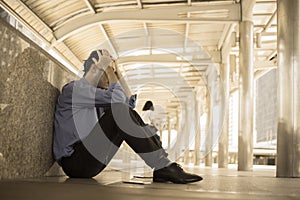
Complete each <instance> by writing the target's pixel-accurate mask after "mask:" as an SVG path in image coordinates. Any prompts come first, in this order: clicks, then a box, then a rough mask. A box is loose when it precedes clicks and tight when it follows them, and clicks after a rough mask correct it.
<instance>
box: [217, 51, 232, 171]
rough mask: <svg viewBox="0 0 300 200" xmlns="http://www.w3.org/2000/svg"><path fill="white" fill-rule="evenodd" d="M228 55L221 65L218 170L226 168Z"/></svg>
mask: <svg viewBox="0 0 300 200" xmlns="http://www.w3.org/2000/svg"><path fill="white" fill-rule="evenodd" d="M229 71H230V65H229V55H227V56H226V59H225V60H224V64H222V68H221V76H222V80H223V88H224V111H225V114H224V122H223V126H222V133H221V135H220V138H219V151H218V167H219V168H227V166H228V141H229V140H228V137H229V136H228V127H229V126H228V123H229V112H228V110H229V109H228V107H229V83H230V80H229Z"/></svg>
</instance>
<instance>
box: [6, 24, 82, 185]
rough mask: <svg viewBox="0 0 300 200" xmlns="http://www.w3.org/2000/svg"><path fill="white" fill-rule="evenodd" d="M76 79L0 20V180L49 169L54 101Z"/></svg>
mask: <svg viewBox="0 0 300 200" xmlns="http://www.w3.org/2000/svg"><path fill="white" fill-rule="evenodd" d="M76 78H77V77H76V76H75V75H74V74H73V73H71V72H70V71H68V70H67V69H65V68H64V67H63V66H61V65H60V64H59V63H58V62H57V61H55V60H54V59H53V58H51V57H50V56H49V55H48V54H47V53H46V52H45V51H43V50H42V49H40V48H39V47H38V46H37V45H35V44H33V43H32V42H31V41H29V40H28V39H26V38H25V37H24V36H23V35H22V34H20V33H19V32H18V31H17V30H15V29H14V28H12V27H11V26H10V25H8V24H7V23H5V22H4V21H2V20H1V19H0V91H1V93H0V125H1V126H0V179H11V178H29V177H37V176H43V175H44V174H45V173H46V172H47V171H48V170H49V168H50V167H51V166H52V164H53V163H54V161H53V158H52V149H51V146H52V131H53V113H54V108H55V102H56V100H57V96H58V95H59V91H60V89H61V88H62V86H63V85H64V84H65V83H67V82H69V81H70V80H73V79H76Z"/></svg>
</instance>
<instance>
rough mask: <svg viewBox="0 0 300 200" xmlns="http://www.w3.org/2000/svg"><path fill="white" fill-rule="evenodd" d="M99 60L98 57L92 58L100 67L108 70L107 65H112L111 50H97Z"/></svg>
mask: <svg viewBox="0 0 300 200" xmlns="http://www.w3.org/2000/svg"><path fill="white" fill-rule="evenodd" d="M97 54H98V57H99V60H97V59H96V58H92V59H93V61H94V63H95V65H96V66H97V67H98V68H99V69H102V70H104V71H106V69H107V67H108V66H109V65H110V63H111V62H112V59H111V56H110V54H109V52H108V51H107V50H106V49H103V50H102V54H101V52H100V51H97Z"/></svg>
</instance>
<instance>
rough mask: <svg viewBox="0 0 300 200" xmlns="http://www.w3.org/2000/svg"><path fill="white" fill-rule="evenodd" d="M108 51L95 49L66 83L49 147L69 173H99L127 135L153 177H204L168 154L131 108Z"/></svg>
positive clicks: (184, 179) (189, 179) (180, 179)
mask: <svg viewBox="0 0 300 200" xmlns="http://www.w3.org/2000/svg"><path fill="white" fill-rule="evenodd" d="M111 62H112V59H111V56H110V54H109V52H108V51H106V50H98V51H93V52H92V53H91V54H90V56H89V58H88V59H87V60H86V61H85V63H84V71H85V73H84V75H83V77H82V78H81V79H80V80H77V81H72V82H70V83H68V84H66V85H65V86H64V87H63V89H62V93H61V95H60V96H59V98H58V101H57V104H56V110H55V119H54V141H53V153H54V158H55V160H56V161H57V162H58V163H59V164H60V165H61V166H62V169H63V170H64V172H65V173H66V174H67V175H68V176H69V177H75V178H76V177H77V178H91V177H93V176H96V175H97V174H98V173H100V172H101V171H102V170H103V169H104V168H105V167H106V166H107V165H108V163H109V162H110V160H111V159H112V157H113V156H114V154H115V153H116V152H117V150H118V148H119V147H120V146H121V144H122V142H123V141H125V142H126V143H127V144H128V145H129V146H130V147H131V148H132V149H133V150H134V151H135V152H136V153H137V154H138V155H139V156H140V157H141V158H142V159H143V160H144V161H145V163H146V164H147V165H148V166H150V167H151V168H153V169H154V173H153V181H154V182H168V181H171V182H173V183H191V182H196V181H200V180H202V178H201V177H200V176H198V175H193V174H189V173H186V172H184V171H183V169H182V168H181V167H180V166H179V165H178V164H177V163H172V162H171V161H170V160H169V159H168V158H167V153H166V152H165V151H164V149H163V148H162V147H161V145H160V141H158V140H157V139H156V137H155V132H153V131H152V129H151V128H149V127H148V126H147V125H146V124H145V123H144V122H143V121H142V119H141V118H140V116H139V115H138V114H137V112H135V111H134V110H133V108H134V106H135V105H134V104H135V96H131V97H130V98H128V97H127V96H126V95H125V92H124V89H123V88H122V87H121V85H120V84H119V83H118V78H117V77H116V76H115V72H114V69H113V68H112V67H111V66H110V63H111Z"/></svg>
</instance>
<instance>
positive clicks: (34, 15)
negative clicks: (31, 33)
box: [15, 0, 53, 33]
mask: <svg viewBox="0 0 300 200" xmlns="http://www.w3.org/2000/svg"><path fill="white" fill-rule="evenodd" d="M15 1H16V2H18V4H20V5H21V6H22V7H23V8H24V9H25V10H26V11H27V12H29V13H30V15H31V16H33V17H34V18H35V19H36V20H37V21H38V22H39V23H41V24H42V25H43V26H44V27H45V28H46V29H47V30H48V31H50V32H51V33H52V32H53V30H52V29H51V28H50V27H49V26H48V25H47V24H46V23H45V22H44V21H43V20H42V19H41V18H40V17H39V16H38V15H37V14H35V12H33V11H32V10H31V9H30V8H29V7H28V6H27V5H26V4H25V3H23V2H22V1H21V0H15Z"/></svg>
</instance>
